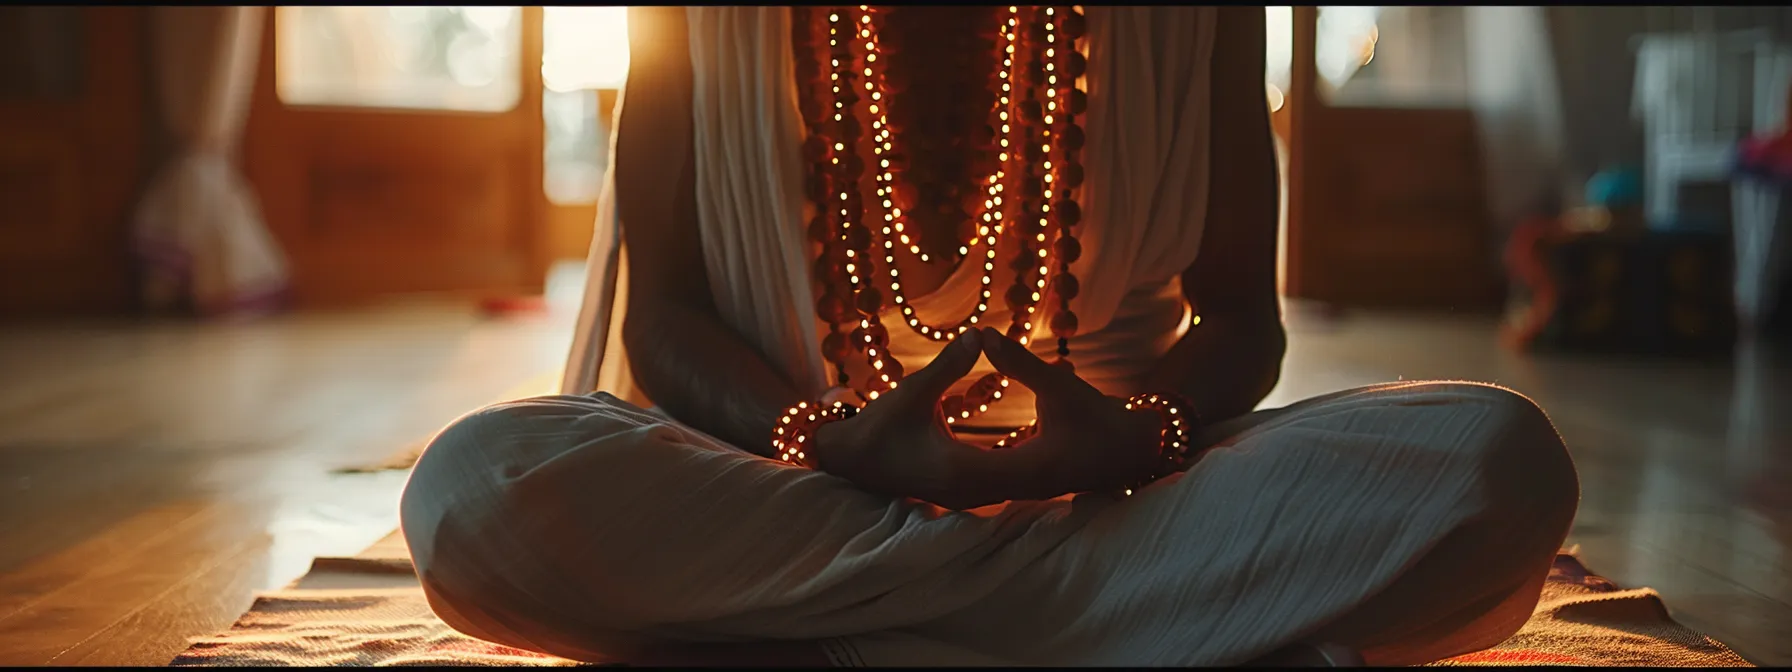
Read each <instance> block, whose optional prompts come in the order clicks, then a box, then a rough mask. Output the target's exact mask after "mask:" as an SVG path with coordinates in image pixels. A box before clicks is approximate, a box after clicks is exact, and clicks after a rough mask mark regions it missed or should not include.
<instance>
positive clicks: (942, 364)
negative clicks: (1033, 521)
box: [810, 329, 983, 509]
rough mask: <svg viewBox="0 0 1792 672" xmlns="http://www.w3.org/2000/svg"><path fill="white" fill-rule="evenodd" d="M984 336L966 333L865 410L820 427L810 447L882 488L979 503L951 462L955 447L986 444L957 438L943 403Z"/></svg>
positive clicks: (820, 465)
mask: <svg viewBox="0 0 1792 672" xmlns="http://www.w3.org/2000/svg"><path fill="white" fill-rule="evenodd" d="M979 340H980V336H979V335H978V333H977V330H975V329H972V330H970V331H967V332H965V333H964V334H963V335H961V336H959V337H958V340H956V341H953V342H952V344H951V345H948V346H946V347H945V348H944V349H942V350H941V351H940V354H939V355H938V356H936V357H934V358H933V361H932V362H929V363H928V364H927V366H925V367H922V368H921V369H920V370H919V371H915V372H914V373H910V374H909V375H908V376H906V377H904V378H903V379H902V380H901V382H900V383H899V384H898V385H897V386H896V388H895V389H892V390H890V391H888V392H885V393H883V394H880V395H878V397H877V398H876V399H873V400H871V401H870V402H869V403H866V404H865V407H864V409H863V410H861V411H859V413H858V415H855V416H853V417H851V418H848V419H845V420H837V421H834V422H830V423H827V424H825V425H822V426H821V427H819V428H817V429H816V430H815V433H814V442H815V447H814V448H811V449H810V450H811V452H812V453H813V454H814V460H815V466H816V468H817V469H820V470H822V471H826V472H828V473H830V474H834V475H836V476H839V477H841V478H844V479H846V480H849V481H852V482H853V484H854V485H857V486H859V487H860V488H863V489H865V490H868V491H871V492H876V493H879V494H884V495H889V496H893V497H914V498H916V499H921V500H925V501H928V502H931V503H934V504H938V505H940V506H944V507H946V508H952V509H960V508H969V507H971V506H975V505H976V504H974V503H972V502H970V501H969V500H968V499H966V498H964V497H963V496H962V492H961V491H962V488H960V487H958V486H959V485H960V484H959V483H955V482H954V478H953V469H952V468H951V466H950V462H951V457H952V453H953V452H954V451H967V450H971V451H974V450H979V449H978V448H977V447H975V446H971V445H969V444H966V443H963V442H960V441H959V440H957V439H955V438H953V437H952V432H951V430H950V429H948V428H947V426H946V420H945V416H943V415H941V414H940V411H939V402H940V397H942V396H945V394H946V390H947V389H948V388H950V387H951V386H952V384H953V383H954V382H957V381H958V380H959V379H960V378H963V377H965V375H966V374H968V373H970V372H971V367H972V366H975V365H976V364H977V360H978V359H979V358H981V357H982V355H983V350H982V347H981V346H980V345H979V344H978V341H979Z"/></svg>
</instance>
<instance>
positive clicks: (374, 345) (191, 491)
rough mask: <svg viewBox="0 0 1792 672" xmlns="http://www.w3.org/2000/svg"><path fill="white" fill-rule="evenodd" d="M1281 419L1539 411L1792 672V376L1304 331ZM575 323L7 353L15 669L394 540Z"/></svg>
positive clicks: (4, 338)
mask: <svg viewBox="0 0 1792 672" xmlns="http://www.w3.org/2000/svg"><path fill="white" fill-rule="evenodd" d="M1291 324H1292V326H1291V332H1292V335H1291V341H1292V345H1291V351H1290V353H1289V357H1288V362H1287V365H1286V367H1285V373H1284V376H1283V382H1282V384H1281V386H1280V387H1278V388H1277V390H1276V391H1275V393H1274V394H1273V395H1272V398H1271V399H1270V402H1269V403H1270V404H1272V405H1279V404H1283V403H1288V402H1291V401H1293V400H1296V399H1299V398H1301V397H1305V396H1310V395H1313V394H1318V393H1322V392H1328V391H1332V390H1336V389H1339V388H1343V387H1350V386H1355V385H1361V384H1367V383H1372V382H1381V381H1386V380H1393V379H1399V378H1406V379H1427V378H1432V379H1435V378H1463V379H1476V380H1489V381H1493V382H1498V383H1501V384H1504V385H1507V386H1510V387H1512V388H1514V389H1517V390H1519V391H1520V392H1523V393H1525V394H1527V395H1530V396H1531V397H1532V398H1534V399H1536V400H1537V401H1538V402H1539V403H1541V404H1542V405H1543V406H1544V407H1545V408H1546V409H1548V410H1549V412H1550V414H1551V416H1552V417H1553V418H1554V419H1555V421H1556V423H1557V425H1558V426H1559V427H1560V429H1561V431H1562V433H1563V435H1564V437H1565V438H1566V439H1567V442H1568V444H1569V446H1570V448H1571V449H1572V450H1573V452H1574V455H1575V459H1576V462H1577V465H1578V467H1579V469H1580V471H1581V474H1582V488H1583V497H1582V502H1581V509H1580V515H1579V518H1578V520H1577V523H1576V525H1575V529H1574V532H1573V536H1572V538H1571V539H1570V543H1571V544H1579V545H1580V546H1581V549H1582V556H1583V558H1584V559H1585V560H1586V562H1587V564H1588V565H1590V566H1591V567H1592V568H1593V569H1594V570H1595V571H1598V572H1600V573H1602V574H1605V575H1607V576H1609V577H1611V578H1613V579H1615V580H1617V581H1619V582H1620V583H1623V584H1627V585H1632V586H1643V585H1646V586H1651V587H1654V588H1656V589H1658V590H1660V591H1661V592H1662V594H1663V595H1664V597H1665V599H1666V601H1667V603H1668V604H1669V606H1670V607H1671V608H1673V610H1674V612H1675V615H1676V616H1677V617H1678V618H1680V619H1681V620H1683V621H1684V622H1686V623H1687V624H1689V625H1692V626H1694V627H1697V628H1700V629H1703V630H1705V631H1707V632H1710V633H1712V634H1714V635H1716V636H1717V637H1719V638H1720V639H1722V640H1724V641H1725V642H1726V643H1729V644H1731V645H1733V646H1734V647H1736V648H1737V649H1738V650H1739V651H1740V652H1741V653H1743V654H1744V655H1745V656H1748V657H1750V658H1751V659H1753V660H1755V661H1757V662H1760V663H1765V664H1779V665H1787V664H1792V559H1789V558H1788V555H1787V550H1788V547H1789V546H1792V493H1789V492H1788V488H1787V484H1788V483H1792V418H1787V417H1785V416H1784V415H1783V414H1782V415H1780V416H1776V415H1775V414H1774V412H1773V411H1775V410H1786V409H1792V369H1789V365H1792V360H1788V358H1786V357H1784V356H1776V355H1774V354H1772V353H1769V352H1766V351H1762V350H1758V349H1745V350H1743V351H1742V352H1741V353H1739V356H1738V357H1736V358H1735V359H1734V360H1733V361H1731V360H1723V361H1704V362H1663V361H1644V360H1630V359H1612V358H1585V357H1564V356H1549V357H1539V356H1525V355H1519V354H1516V353H1511V352H1506V351H1503V350H1501V349H1500V348H1499V347H1498V346H1497V345H1496V339H1495V338H1494V335H1493V330H1492V322H1491V320H1489V319H1485V318H1478V317H1449V316H1400V315H1387V314H1377V315H1358V316H1347V317H1345V318H1343V319H1340V320H1320V319H1314V318H1309V317H1307V316H1306V313H1304V312H1301V311H1295V312H1294V313H1293V316H1292V317H1291ZM568 328H569V323H568V315H567V311H565V310H559V311H556V312H554V313H551V314H550V315H548V316H545V317H543V316H529V317H523V318H513V319H503V320H495V319H485V318H482V317H480V316H478V315H475V314H473V313H471V312H470V311H468V310H466V309H464V308H460V307H456V306H452V305H441V304H413V305H396V306H388V307H384V308H379V309H368V310H362V311H354V312H342V313H330V314H311V315H299V316H290V317H285V318H280V319H277V320H272V321H267V322H258V323H251V324H234V325H204V326H200V325H185V324H130V325H126V324H116V323H88V324H59V325H47V326H38V327H12V328H7V329H4V330H0V664H6V665H40V664H59V665H60V664H89V665H92V664H121V665H159V664H163V663H165V662H167V661H168V660H169V659H170V658H172V657H173V656H174V654H175V653H177V652H178V651H180V650H181V649H182V648H184V646H185V638H186V637H189V636H193V635H198V634H202V633H206V632H210V631H215V630H219V629H222V628H224V627H226V626H228V625H229V623H230V622H231V621H232V620H233V619H234V618H235V617H236V616H237V615H238V614H240V613H241V612H242V611H243V609H245V608H246V607H247V606H248V604H249V600H250V597H251V595H252V594H253V592H254V591H257V590H262V589H267V588H271V587H275V586H279V585H283V584H285V583H286V582H288V581H290V580H292V579H294V578H296V577H297V576H298V575H299V574H300V573H302V572H303V571H304V569H305V568H306V566H307V563H308V562H309V560H310V558H311V557H312V556H315V555H320V554H325V555H339V554H350V553H353V552H354V551H356V550H358V549H359V548H360V547H361V546H365V545H366V544H368V543H371V542H372V541H373V540H375V539H377V538H379V537H380V536H381V535H383V534H385V533H386V532H387V531H389V530H390V529H391V528H392V527H393V525H394V524H395V522H396V515H395V511H394V510H393V509H394V507H393V504H394V503H395V501H396V497H397V493H398V491H399V488H400V487H401V486H402V484H403V474H402V473H400V472H384V473H374V474H355V475H333V474H331V473H330V470H331V469H333V468H335V467H340V466H346V465H351V464H358V463H366V462H372V461H377V460H379V458H381V457H383V456H385V455H386V454H388V453H390V452H392V451H394V450H397V449H399V448H400V447H402V446H403V445H404V444H406V443H408V442H411V441H414V440H415V439H417V438H419V437H421V436H425V435H427V434H428V433H430V432H431V431H433V430H434V429H435V428H437V427H439V426H441V425H442V424H443V423H445V422H446V421H448V420H450V419H452V418H454V417H455V416H456V415H458V414H460V413H462V412H465V411H466V410H470V409H471V408H473V407H475V406H478V405H480V404H482V403H485V402H488V401H492V400H494V399H496V398H498V397H500V396H503V395H505V394H507V393H511V392H513V391H514V390H516V389H518V388H517V386H518V385H521V384H526V383H528V382H529V381H531V380H539V375H540V374H542V373H544V372H547V371H551V370H554V369H556V368H557V367H558V364H559V361H560V360H561V358H562V357H563V355H564V352H565V345H566V341H567V339H568V333H569V332H568Z"/></svg>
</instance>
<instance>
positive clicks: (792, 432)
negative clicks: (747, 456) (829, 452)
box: [770, 401, 859, 468]
mask: <svg viewBox="0 0 1792 672" xmlns="http://www.w3.org/2000/svg"><path fill="white" fill-rule="evenodd" d="M858 413H859V409H858V407H857V406H849V405H846V404H843V403H838V402H836V403H833V404H830V405H825V406H823V405H815V404H810V403H809V402H806V401H805V402H798V403H797V405H795V406H792V407H790V408H789V409H787V410H786V411H784V413H783V414H782V415H780V416H779V417H778V420H777V424H776V425H775V426H774V427H773V428H772V432H771V436H770V440H771V449H772V457H773V458H774V459H777V460H781V461H784V462H790V463H793V464H800V465H803V466H806V467H810V468H820V467H819V462H820V460H821V459H822V458H821V456H820V453H822V452H824V451H823V450H821V449H819V447H820V446H821V444H822V443H823V441H822V438H821V437H822V436H823V435H824V434H827V435H829V436H830V437H832V435H833V433H832V432H823V430H825V429H827V428H828V427H832V426H836V425H840V424H842V423H841V422H840V421H843V420H847V419H850V418H852V417H854V416H856V415H858ZM835 443H836V444H837V443H838V442H837V441H835Z"/></svg>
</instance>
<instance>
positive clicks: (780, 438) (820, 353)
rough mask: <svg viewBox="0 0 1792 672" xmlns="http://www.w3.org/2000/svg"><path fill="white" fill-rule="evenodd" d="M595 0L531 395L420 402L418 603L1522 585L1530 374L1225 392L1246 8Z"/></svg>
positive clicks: (503, 618) (1264, 127)
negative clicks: (549, 324) (551, 374)
mask: <svg viewBox="0 0 1792 672" xmlns="http://www.w3.org/2000/svg"><path fill="white" fill-rule="evenodd" d="M629 11H630V14H629V32H630V59H631V60H630V65H629V78H628V88H627V91H626V92H625V93H624V97H623V99H622V102H621V104H620V111H619V113H618V126H617V130H616V133H615V140H614V156H615V163H614V167H613V169H612V170H611V171H610V176H609V177H607V178H606V186H605V190H604V197H603V198H602V202H601V203H600V207H599V211H600V213H601V215H600V221H599V225H598V229H597V239H596V241H595V242H594V243H593V248H592V266H591V271H590V273H591V276H590V282H589V286H588V288H587V294H586V301H585V304H584V309H583V314H582V316H581V324H580V327H579V333H578V335H577V336H576V338H575V344H574V348H573V352H572V356H571V359H570V362H569V364H568V374H567V382H566V384H565V386H564V388H565V389H564V390H563V391H564V392H565V394H561V395H556V396H548V397H540V398H533V399H523V400H519V401H512V402H507V403H501V404H497V405H494V406H491V407H488V408H484V409H481V410H478V411H475V412H473V413H471V414H468V415H466V416H464V417H462V418H460V419H458V420H456V421H455V422H453V423H452V424H450V425H449V426H448V427H447V428H445V429H444V430H442V432H441V433H440V434H439V435H438V436H437V437H436V438H435V439H434V441H433V442H432V443H431V445H430V446H429V448H428V449H427V451H426V452H425V453H424V454H423V456H422V458H421V460H420V461H419V462H418V464H417V466H416V469H415V471H414V473H413V475H412V477H411V481H410V483H409V484H408V486H407V487H406V489H405V493H404V497H403V501H402V507H401V513H402V521H403V527H404V532H405V535H406V538H407V541H408V543H409V545H410V549H411V552H412V557H413V560H414V562H415V565H416V568H417V570H418V574H419V576H420V578H421V580H422V584H423V588H424V590H425V592H426V594H427V595H428V598H429V601H430V604H431V606H432V607H433V608H434V609H435V611H436V612H437V614H439V615H440V616H441V617H442V618H443V619H444V621H446V622H447V623H448V624H449V625H451V626H453V627H454V628H456V629H458V630H460V631H462V632H464V633H467V634H469V635H472V636H475V637H479V638H482V639H486V640H490V641H493V642H498V643H501V644H505V645H509V646H514V647H520V648H525V649H530V650H534V651H540V652H545V653H549V654H554V655H558V656H563V657H566V658H571V659H577V660H585V661H610V660H620V661H629V662H637V663H640V662H653V661H660V662H665V661H684V662H690V661H707V662H737V663H763V664H784V665H804V664H817V665H827V664H835V665H924V664H1046V665H1225V664H1237V663H1244V662H1249V661H1261V660H1264V659H1265V656H1267V655H1270V654H1272V653H1274V652H1277V651H1285V650H1288V649H1289V647H1291V646H1299V645H1301V644H1302V643H1308V644H1324V645H1327V646H1329V647H1333V648H1335V649H1339V650H1344V651H1349V652H1354V653H1355V654H1360V656H1361V659H1362V660H1363V661H1366V662H1368V663H1371V664H1385V665H1404V664H1415V663H1424V662H1428V661H1433V660H1437V659H1441V658H1444V657H1447V656H1451V655H1456V654H1460V653H1465V652H1469V651H1474V650H1478V649H1481V648H1485V647H1488V646H1492V645H1494V644H1497V643H1499V642H1500V641H1502V640H1504V639H1505V638H1506V637H1508V636H1509V635H1511V634H1512V633H1513V632H1515V631H1517V629H1518V628H1519V626H1520V625H1521V624H1523V623H1524V622H1525V620H1526V619H1527V618H1528V617H1529V616H1530V614H1531V610H1532V607H1533V606H1534V605H1535V604H1536V601H1537V598H1538V595H1539V592H1540V590H1541V587H1542V584H1543V581H1544V578H1545V577H1546V575H1547V572H1548V569H1549V565H1550V562H1551V560H1552V558H1553V557H1554V555H1555V553H1556V551H1557V550H1558V548H1559V546H1560V544H1561V542H1562V541H1563V539H1564V537H1565V535H1566V534H1567V530H1568V527H1569V524H1570V521H1571V520H1572V518H1573V516H1574V511H1575V506H1576V503H1577V501H1578V497H1579V492H1578V483H1577V480H1576V476H1575V472H1574V467H1573V464H1572V462H1571V460H1570V459H1569V457H1568V454H1567V452H1566V450H1565V448H1564V447H1563V445H1562V442H1561V440H1560V438H1559V436H1558V434H1557V433H1556V431H1555V429H1554V427H1553V425H1552V424H1551V423H1550V421H1549V419H1548V418H1547V417H1546V416H1545V414H1544V413H1543V411H1542V410H1540V409H1539V408H1538V407H1537V406H1536V405H1534V404H1533V403H1531V402H1530V401H1529V400H1527V399H1525V398H1524V397H1522V396H1520V395H1518V394H1516V393H1514V392H1512V391H1509V390H1506V389H1503V388H1499V387H1495V386H1492V385H1484V384H1478V383H1467V382H1449V383H1421V382H1403V383H1390V384H1385V385H1377V386H1373V387H1367V388H1361V389H1354V390H1346V391H1342V392H1337V393H1333V394H1328V395H1325V396H1322V397H1319V398H1315V399H1309V400H1306V401H1303V402H1300V403H1297V404H1294V405H1291V406H1288V407H1286V408H1280V409H1274V410H1264V411H1256V412H1253V409H1254V408H1255V406H1256V405H1257V404H1258V403H1259V402H1260V401H1262V400H1263V398H1264V397H1265V395H1267V394H1268V393H1269V391H1270V390H1271V389H1272V388H1273V387H1274V386H1275V384H1276V382H1277V379H1278V376H1279V371H1280V362H1281V359H1282V356H1283V351H1284V346H1285V342H1286V339H1285V335H1284V332H1283V329H1282V325H1281V317H1280V311H1279V307H1278V301H1277V295H1276V282H1275V257H1276V242H1277V241H1276V236H1277V185H1276V170H1275V165H1274V158H1273V155H1272V140H1271V135H1270V129H1269V123H1268V111H1267V107H1266V105H1265V101H1264V85H1263V71H1264V17H1263V10H1261V9H1260V8H1250V7H1226V8H1212V7H1157V6H1149V7H1099V6H1091V7H1088V8H1087V9H1086V10H1084V9H1083V8H1079V7H1064V6H1059V7H1006V6H1002V7H946V8H938V7H934V8H928V7H900V8H894V9H886V8H867V7H863V6H847V7H804V8H778V7H690V8H676V7H637V8H631V9H630V10H629ZM594 389H597V390H603V391H600V392H594V391H592V390H594ZM690 656H698V657H695V658H693V657H690ZM704 656H707V657H704Z"/></svg>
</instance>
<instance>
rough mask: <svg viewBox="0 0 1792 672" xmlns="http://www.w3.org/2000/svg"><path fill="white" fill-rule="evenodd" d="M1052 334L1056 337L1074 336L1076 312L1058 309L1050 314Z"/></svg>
mask: <svg viewBox="0 0 1792 672" xmlns="http://www.w3.org/2000/svg"><path fill="white" fill-rule="evenodd" d="M1052 335H1053V336H1057V337H1058V338H1075V337H1076V313H1073V312H1070V311H1068V310H1060V311H1058V312H1057V314H1055V315H1052Z"/></svg>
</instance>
